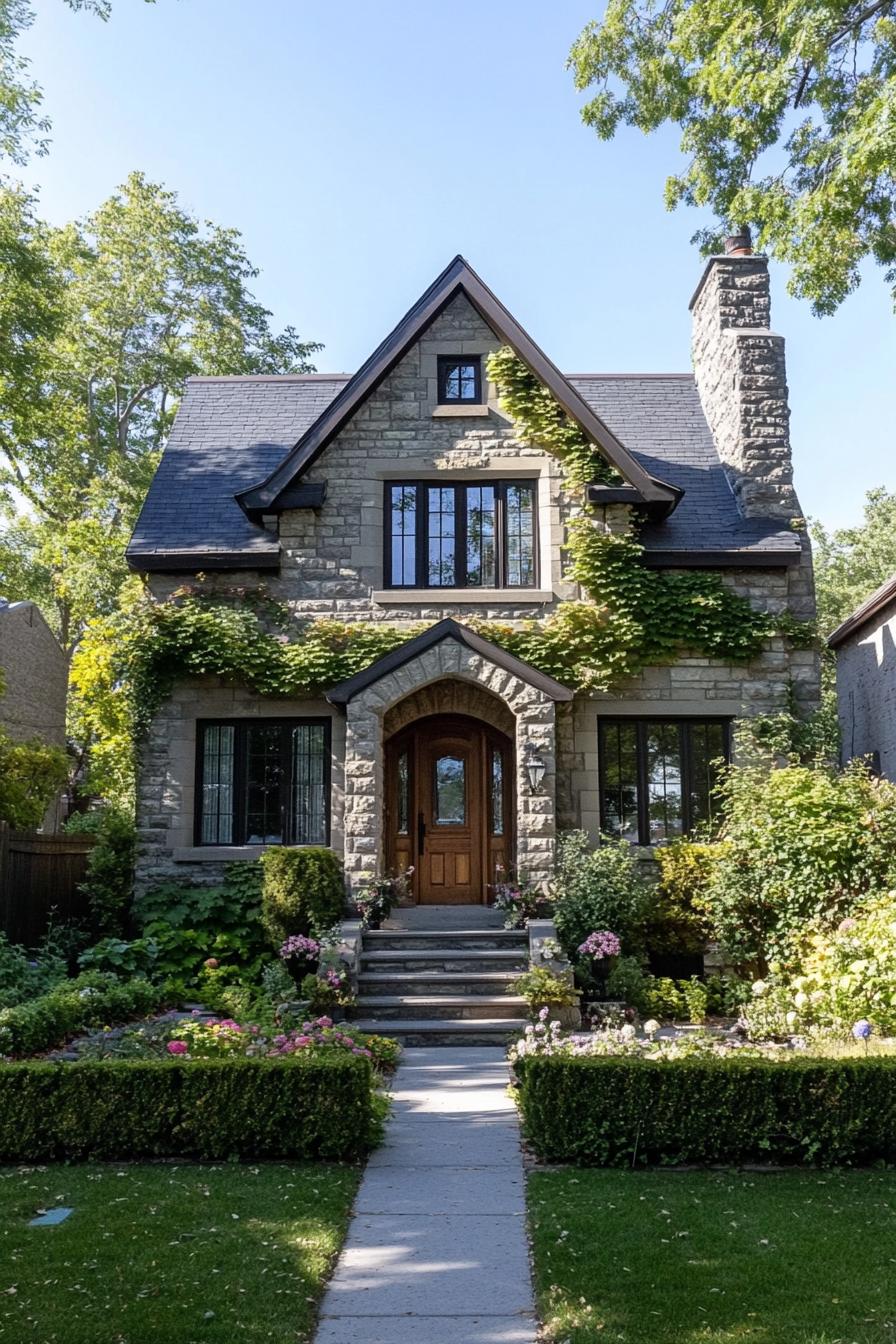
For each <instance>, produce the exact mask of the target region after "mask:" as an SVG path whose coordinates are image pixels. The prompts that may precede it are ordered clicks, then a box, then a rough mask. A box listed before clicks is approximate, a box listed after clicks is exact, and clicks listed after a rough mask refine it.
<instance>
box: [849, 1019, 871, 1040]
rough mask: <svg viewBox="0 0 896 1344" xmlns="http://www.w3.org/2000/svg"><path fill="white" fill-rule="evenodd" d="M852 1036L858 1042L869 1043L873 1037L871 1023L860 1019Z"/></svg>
mask: <svg viewBox="0 0 896 1344" xmlns="http://www.w3.org/2000/svg"><path fill="white" fill-rule="evenodd" d="M852 1034H853V1036H855V1038H856V1040H857V1041H867V1039H868V1037H869V1036H870V1035H871V1023H870V1022H869V1021H867V1019H866V1018H864V1017H860V1018H859V1020H858V1022H856V1024H855V1026H854V1027H853V1029H852Z"/></svg>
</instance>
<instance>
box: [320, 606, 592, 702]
mask: <svg viewBox="0 0 896 1344" xmlns="http://www.w3.org/2000/svg"><path fill="white" fill-rule="evenodd" d="M445 639H454V640H457V642H458V644H463V645H464V646H465V647H466V648H468V649H470V650H472V652H473V653H478V654H479V656H480V657H482V658H487V659H488V660H489V662H491V663H494V664H495V665H496V666H498V667H501V668H503V669H504V671H505V672H509V673H510V674H511V676H514V677H519V679H520V680H521V681H525V682H526V683H527V684H528V685H529V686H534V687H535V689H536V690H539V691H542V692H543V694H545V695H546V696H548V698H549V699H551V700H554V701H560V702H561V703H565V702H568V701H570V700H572V698H573V694H574V693H573V692H572V691H571V690H570V689H569V687H568V686H563V685H561V683H560V682H559V681H555V680H554V678H553V677H549V676H548V675H547V673H545V672H539V671H538V669H537V668H534V667H531V666H530V664H529V663H524V662H523V660H522V659H521V658H515V657H514V656H513V654H512V653H507V652H506V650H505V649H502V648H499V647H498V645H497V644H492V642H491V640H488V639H483V637H482V636H481V635H477V634H476V632H475V631H473V630H471V629H470V628H469V627H468V626H466V625H461V623H460V622H459V621H455V620H452V618H451V617H450V616H448V617H446V618H445V620H442V621H438V622H437V623H436V624H435V625H431V626H430V627H429V629H428V630H424V631H423V633H422V634H420V635H415V636H414V638H413V639H409V640H408V641H407V643H405V644H401V645H399V647H398V648H397V649H393V650H392V651H391V653H386V654H383V656H382V658H378V659H377V660H376V662H375V663H371V664H370V666H369V667H365V668H364V669H363V671H361V672H356V673H355V675H354V676H353V677H348V678H347V679H346V680H345V681H340V682H339V683H338V684H337V685H336V686H332V687H331V688H330V690H329V691H327V693H326V698H327V700H329V702H330V704H331V705H338V706H340V707H343V708H344V706H345V705H347V704H348V702H349V701H350V700H352V699H353V698H354V697H355V696H356V695H359V694H360V693H361V691H364V690H366V689H367V687H368V686H373V685H374V684H375V683H376V682H377V681H379V680H380V679H381V678H382V677H387V676H388V675H389V673H390V672H395V671H396V670H397V669H398V668H399V667H403V666H404V664H405V663H409V662H410V661H411V659H412V658H419V657H420V655H421V654H423V653H426V652H427V650H428V649H431V648H433V647H434V646H435V645H436V644H441V643H442V641H443V640H445Z"/></svg>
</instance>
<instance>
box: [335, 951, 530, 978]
mask: <svg viewBox="0 0 896 1344" xmlns="http://www.w3.org/2000/svg"><path fill="white" fill-rule="evenodd" d="M528 964H529V959H528V956H527V955H526V953H525V952H524V951H523V950H522V949H517V948H507V949H501V948H486V949H484V950H483V951H475V950H471V949H465V948H454V949H452V948H450V947H442V946H439V947H431V948H427V949H426V950H425V951H401V950H400V949H399V950H389V951H383V952H380V951H376V952H371V951H367V950H365V951H362V953H361V967H362V969H363V970H365V971H383V972H386V971H388V972H393V971H399V972H402V971H448V972H452V973H454V974H465V973H466V972H468V971H515V972H516V973H517V974H520V973H521V972H522V971H524V970H526V968H527V966H528Z"/></svg>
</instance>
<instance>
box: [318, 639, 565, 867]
mask: <svg viewBox="0 0 896 1344" xmlns="http://www.w3.org/2000/svg"><path fill="white" fill-rule="evenodd" d="M443 679H447V680H449V681H462V682H471V683H473V684H474V685H475V686H476V687H478V688H480V689H482V690H485V691H486V692H488V693H489V694H490V695H492V696H495V697H497V698H498V699H499V700H501V701H502V702H503V703H504V704H505V705H506V706H507V709H508V710H509V711H510V712H511V713H512V715H513V717H514V721H515V725H516V734H515V737H516V860H517V866H518V868H519V870H520V871H521V872H525V873H526V875H527V877H528V879H529V880H530V881H532V882H535V883H542V882H546V881H547V880H548V879H549V878H550V876H551V872H552V870H553V859H554V841H555V837H556V831H557V821H556V807H555V799H556V755H555V731H554V702H553V701H552V700H550V699H548V697H547V696H546V695H544V694H543V693H542V692H541V691H537V690H536V689H535V688H534V687H532V686H529V685H528V684H527V683H526V682H523V681H520V680H519V678H518V677H515V676H513V675H512V674H511V673H509V672H506V671H505V670H504V669H503V668H501V667H498V666H497V665H496V664H495V663H491V662H489V661H488V659H486V658H483V657H480V655H479V654H475V653H473V652H472V651H471V650H470V649H467V648H466V647H464V646H463V645H461V644H459V643H458V642H457V641H456V640H454V639H445V640H443V641H442V642H441V643H440V644H437V645H436V646H435V647H434V648H432V649H428V650H427V651H426V652H425V653H423V654H421V655H420V656H419V657H418V658H414V659H412V660H411V661H410V662H408V663H405V664H404V666H403V667H399V668H398V669H396V671H395V672H391V673H389V674H388V675H387V676H385V677H383V678H381V679H380V680H379V681H378V682H376V683H375V684H374V685H373V686H369V687H368V688H367V689H366V690H365V691H362V692H361V693H360V694H359V695H357V696H355V698H354V699H353V700H351V701H350V702H349V704H348V707H347V715H346V739H345V870H346V874H347V877H348V880H349V882H350V884H351V886H352V888H353V889H356V888H357V887H359V886H362V885H363V884H364V882H365V880H366V878H368V877H369V876H370V875H371V874H372V873H374V872H376V871H378V870H382V866H383V860H384V836H383V830H382V816H383V811H384V798H383V750H382V747H383V720H384V716H385V715H386V714H388V712H389V711H390V710H391V709H392V708H393V706H395V705H398V704H399V702H400V701H402V700H404V699H405V697H407V696H409V695H413V694H416V693H418V692H419V691H421V690H422V689H423V688H425V687H427V686H430V685H433V684H434V683H436V682H441V681H442V680H443ZM532 750H534V751H536V752H537V753H538V755H539V756H540V758H541V760H542V761H543V762H544V765H545V775H544V779H543V780H542V783H541V785H540V786H539V788H538V789H537V790H533V789H532V787H531V785H530V784H529V779H528V775H527V773H526V767H525V762H526V758H527V755H528V754H529V752H530V751H532Z"/></svg>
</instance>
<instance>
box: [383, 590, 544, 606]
mask: <svg viewBox="0 0 896 1344" xmlns="http://www.w3.org/2000/svg"><path fill="white" fill-rule="evenodd" d="M370 596H371V600H372V601H374V602H376V603H377V604H378V605H379V606H381V607H387V606H396V607H403V606H408V605H415V606H416V605H423V606H427V607H444V606H447V605H449V604H450V605H452V606H455V605H456V606H465V607H474V606H481V605H484V604H486V603H487V604H488V605H489V606H493V607H494V606H501V607H518V606H525V605H526V604H528V603H532V604H533V605H534V604H536V603H537V604H540V605H542V606H543V605H545V604H546V603H548V602H553V600H554V594H553V593H552V592H551V590H550V588H382V589H377V590H375V591H374V592H372V593H371V594H370Z"/></svg>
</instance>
